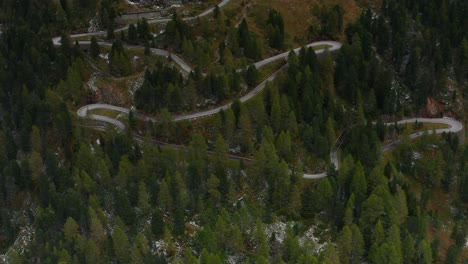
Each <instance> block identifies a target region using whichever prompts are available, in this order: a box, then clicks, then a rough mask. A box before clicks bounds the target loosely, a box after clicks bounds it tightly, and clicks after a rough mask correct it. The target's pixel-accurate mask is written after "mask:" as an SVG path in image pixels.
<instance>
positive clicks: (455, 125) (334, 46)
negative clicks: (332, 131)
mask: <svg viewBox="0 0 468 264" xmlns="http://www.w3.org/2000/svg"><path fill="white" fill-rule="evenodd" d="M229 1H230V0H223V1H222V2H221V3H220V4H219V5H218V6H219V7H220V8H221V7H223V6H225V5H226V4H227V3H228V2H229ZM213 10H214V8H211V9H209V10H206V11H205V12H203V13H201V14H200V15H198V16H197V17H203V16H207V15H209V14H211V13H212V12H213ZM197 17H188V18H184V20H192V19H196V18H197ZM168 21H170V19H167V18H165V19H154V20H149V21H148V23H150V24H154V23H166V22H168ZM127 29H128V26H125V27H123V28H119V29H117V30H116V32H120V31H122V30H127ZM105 34H106V32H105V31H100V32H92V33H83V34H76V35H72V36H70V38H71V39H74V38H81V37H91V36H101V35H105ZM53 43H54V45H56V46H59V45H60V37H56V38H53ZM79 43H80V44H83V45H89V44H90V41H80V42H79ZM99 44H100V45H106V46H111V45H112V43H109V42H99ZM125 46H126V47H127V48H136V49H144V47H141V46H133V45H125ZM316 46H324V47H325V48H324V49H319V50H316V51H315V53H316V54H320V53H323V52H325V51H326V50H328V51H330V52H332V51H337V50H339V49H340V48H341V43H339V42H336V41H318V42H313V43H310V44H308V45H306V47H316ZM300 49H301V48H297V49H294V52H296V53H298V52H299V51H300ZM151 51H152V52H153V53H154V54H158V55H160V56H164V57H171V59H172V60H173V61H174V62H175V63H177V64H178V65H179V66H180V67H181V68H182V70H184V71H186V72H190V71H192V69H191V67H190V66H189V65H188V64H187V63H186V62H185V61H184V60H182V59H181V58H180V57H179V56H177V55H176V54H171V53H169V52H168V51H166V50H161V49H154V48H153V49H151ZM288 55H289V52H285V53H282V54H278V55H276V56H273V57H270V58H267V59H264V60H262V61H259V62H256V63H255V64H254V65H255V67H256V68H261V67H263V66H265V65H267V64H269V63H272V62H274V61H277V60H281V59H286V58H287V57H288ZM286 66H287V65H285V66H283V67H282V68H281V69H279V70H278V71H276V72H275V73H273V74H272V75H270V77H268V78H267V79H266V80H264V81H263V82H262V83H261V84H259V85H258V86H257V87H256V88H255V89H253V90H252V91H250V92H249V93H247V94H246V95H244V96H243V97H241V98H240V101H241V102H245V101H247V100H249V99H251V98H252V97H254V96H255V95H257V94H258V93H259V92H261V91H262V90H263V89H264V88H265V86H266V83H268V82H271V81H273V80H274V79H275V78H276V76H277V75H278V73H279V72H281V71H282V70H283V69H284V68H285V67H286ZM230 107H231V103H228V104H225V105H223V106H220V107H217V108H214V109H210V110H207V111H201V112H197V113H192V114H188V115H180V116H176V117H175V118H174V121H181V120H191V119H197V118H203V117H207V116H210V115H214V114H217V113H219V111H221V110H226V109H228V108H230ZM95 109H107V110H113V111H118V112H122V113H126V114H128V113H129V112H130V110H129V109H127V108H124V107H119V106H114V105H108V104H91V105H85V106H83V107H81V108H80V109H78V111H77V113H78V116H80V117H83V118H89V119H92V120H95V121H100V122H105V123H108V124H112V125H114V126H116V127H117V128H119V129H120V130H125V125H124V124H123V123H122V122H120V121H118V120H116V119H113V118H110V117H107V116H101V115H96V114H90V113H88V111H92V110H95ZM135 117H136V118H138V119H140V120H144V121H148V120H152V121H155V122H157V119H156V118H152V117H147V116H143V115H141V114H138V113H135ZM416 121H417V122H419V123H437V124H446V125H448V126H449V128H444V129H437V130H435V131H434V132H435V133H436V134H442V133H448V132H452V133H457V132H459V131H461V130H462V129H463V125H462V124H461V123H460V122H458V121H457V120H454V119H451V118H411V119H404V120H400V121H398V122H397V123H398V124H405V123H414V122H416ZM393 124H394V123H387V124H385V125H393ZM423 134H424V133H422V132H417V133H413V134H411V135H410V138H411V139H414V138H417V137H420V136H422V135H423ZM134 137H135V139H137V140H138V141H143V138H142V137H141V136H139V135H137V134H134ZM156 143H158V144H165V143H161V142H156ZM400 143H401V141H400V140H398V141H395V142H392V143H390V144H388V145H386V146H384V147H383V148H382V152H385V151H388V150H390V149H393V148H395V147H396V146H398V145H399V144H400ZM166 145H168V144H166ZM171 146H172V145H171ZM174 147H178V148H180V146H177V145H174ZM230 157H231V156H230ZM231 158H232V159H245V158H242V157H237V156H232V157H231ZM245 160H249V161H251V160H250V159H245ZM330 161H331V163H333V164H334V165H335V168H336V169H338V168H339V158H338V152H337V150H333V151H332V152H331V153H330ZM324 177H327V172H321V173H316V174H308V173H305V174H304V178H306V179H320V178H324Z"/></svg>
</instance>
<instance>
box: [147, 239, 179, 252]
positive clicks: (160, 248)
mask: <svg viewBox="0 0 468 264" xmlns="http://www.w3.org/2000/svg"><path fill="white" fill-rule="evenodd" d="M182 252H183V250H182V247H181V246H180V244H179V242H177V241H173V240H171V241H169V243H168V242H166V241H164V240H163V239H160V240H157V241H154V242H153V245H152V248H151V254H153V255H166V256H167V255H168V253H171V254H172V253H175V255H176V256H181V255H182Z"/></svg>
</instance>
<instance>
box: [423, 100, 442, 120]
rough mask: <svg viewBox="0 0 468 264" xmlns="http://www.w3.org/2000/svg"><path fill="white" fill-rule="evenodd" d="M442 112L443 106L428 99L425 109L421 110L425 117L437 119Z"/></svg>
mask: <svg viewBox="0 0 468 264" xmlns="http://www.w3.org/2000/svg"><path fill="white" fill-rule="evenodd" d="M443 112H444V106H443V105H442V104H441V103H439V102H437V101H436V100H434V99H432V98H430V97H428V98H427V99H426V107H425V108H424V109H423V115H424V116H426V117H439V116H441V115H442V114H443Z"/></svg>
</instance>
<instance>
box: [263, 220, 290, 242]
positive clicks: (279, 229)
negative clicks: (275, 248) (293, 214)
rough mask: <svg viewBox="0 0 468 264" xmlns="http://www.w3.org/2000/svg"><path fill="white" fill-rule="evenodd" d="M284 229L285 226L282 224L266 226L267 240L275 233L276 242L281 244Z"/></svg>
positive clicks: (276, 223)
mask: <svg viewBox="0 0 468 264" xmlns="http://www.w3.org/2000/svg"><path fill="white" fill-rule="evenodd" d="M286 227H287V224H286V223H284V222H275V223H272V224H269V225H267V226H266V227H265V233H266V235H267V238H270V237H271V236H272V234H273V233H275V237H276V240H277V241H278V242H280V243H283V240H284V238H285V237H286Z"/></svg>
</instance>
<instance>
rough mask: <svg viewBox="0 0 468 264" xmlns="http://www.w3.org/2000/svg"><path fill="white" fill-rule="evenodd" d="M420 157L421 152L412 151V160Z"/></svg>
mask: <svg viewBox="0 0 468 264" xmlns="http://www.w3.org/2000/svg"><path fill="white" fill-rule="evenodd" d="M418 159H421V154H420V153H418V152H416V151H415V152H413V160H418Z"/></svg>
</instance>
